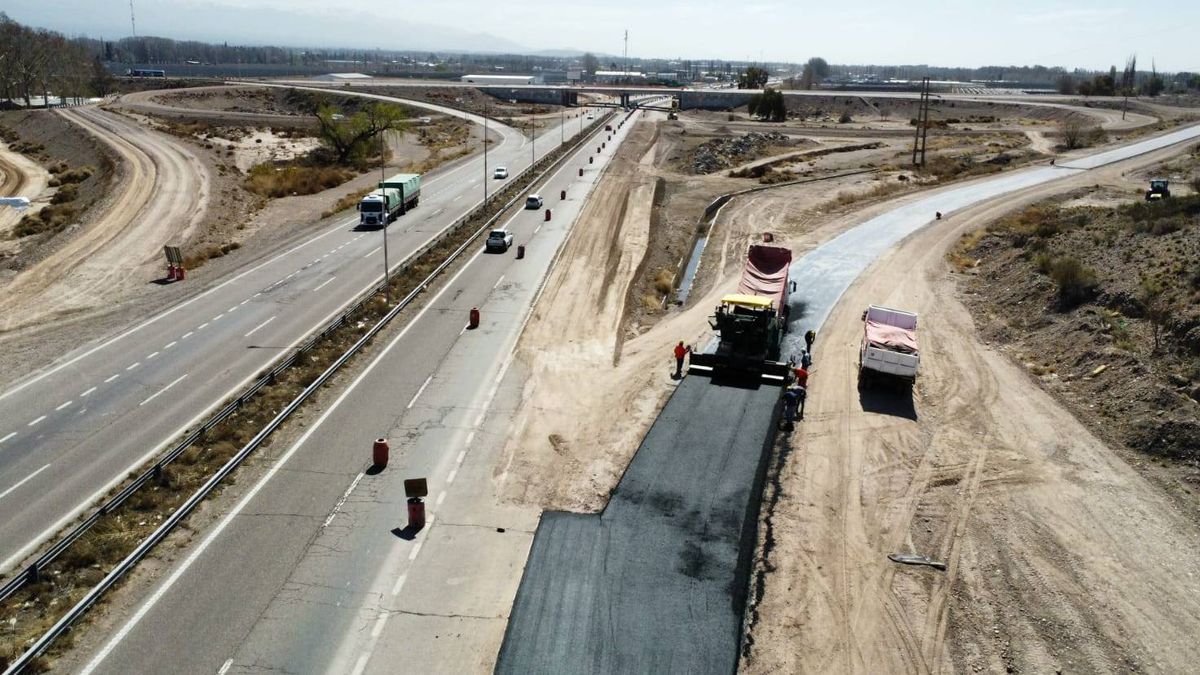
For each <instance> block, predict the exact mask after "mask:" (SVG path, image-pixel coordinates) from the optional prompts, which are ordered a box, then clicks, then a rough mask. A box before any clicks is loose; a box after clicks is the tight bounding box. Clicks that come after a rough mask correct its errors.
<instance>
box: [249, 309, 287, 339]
mask: <svg viewBox="0 0 1200 675" xmlns="http://www.w3.org/2000/svg"><path fill="white" fill-rule="evenodd" d="M275 316H279V315H278V314H276V315H275ZM275 316H272V317H271V318H269V319H267V320H266V321H264V322H262V323H260V324H258V325H257V326H255V327H254V328H252V329H250V332H249V333H246V334H245V335H243V336H242V337H250V336H251V335H254V334H255V333H257V332H258V329H260V328H262V327H263V326H265V325H267V324H269V323H271V322H272V321H274V320H275Z"/></svg>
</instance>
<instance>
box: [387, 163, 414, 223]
mask: <svg viewBox="0 0 1200 675" xmlns="http://www.w3.org/2000/svg"><path fill="white" fill-rule="evenodd" d="M379 187H380V188H381V189H386V188H393V189H396V190H399V191H400V213H399V215H401V216H402V215H404V214H405V213H408V210H409V209H412V208H416V206H417V204H418V203H420V201H421V174H419V173H398V174H396V175H395V176H392V177H391V178H388V179H387V180H385V181H382V182H380V183H379Z"/></svg>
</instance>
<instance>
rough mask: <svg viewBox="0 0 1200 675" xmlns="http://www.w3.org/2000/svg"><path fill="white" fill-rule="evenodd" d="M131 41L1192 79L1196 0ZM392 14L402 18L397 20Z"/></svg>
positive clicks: (1010, 3)
mask: <svg viewBox="0 0 1200 675" xmlns="http://www.w3.org/2000/svg"><path fill="white" fill-rule="evenodd" d="M4 5H5V6H4V7H3V11H5V12H7V13H8V14H9V15H10V16H11V17H12V18H14V19H16V20H18V21H21V22H22V23H29V24H32V25H37V26H43V27H47V28H53V29H56V30H60V31H63V32H66V33H69V34H80V33H86V34H88V35H92V36H103V37H105V38H112V37H123V36H126V35H128V34H129V32H130V27H129V7H128V4H127V3H126V2H125V1H124V0H5V2H4ZM134 5H135V12H136V16H137V29H138V34H141V35H158V36H164V37H175V38H183V39H201V40H211V41H229V42H237V43H253V44H282V45H294V46H347V47H350V46H359V47H363V48H376V47H381V48H392V49H406V48H409V49H421V50H424V49H437V48H445V49H452V50H461V49H472V48H473V49H477V50H480V51H498V50H502V51H508V50H521V51H539V50H546V49H579V50H591V51H596V52H605V53H610V54H620V53H621V49H622V32H623V31H624V30H625V29H628V30H629V51H630V54H631V55H638V56H647V57H666V58H672V57H683V58H723V59H738V60H743V59H750V60H760V59H761V60H772V61H774V60H779V61H803V60H806V59H807V58H808V57H810V56H822V57H824V58H825V59H827V60H828V61H830V62H833V63H879V64H885V63H886V64H900V63H928V64H934V65H945V66H953V65H962V66H980V65H1010V64H1011V65H1032V64H1042V65H1062V66H1066V67H1068V68H1071V67H1085V68H1106V67H1108V66H1109V65H1111V64H1116V65H1118V66H1120V65H1121V64H1122V63H1123V62H1124V59H1125V57H1126V56H1128V55H1129V54H1133V53H1136V54H1137V55H1138V64H1139V65H1141V66H1143V67H1149V65H1150V62H1151V61H1152V60H1154V61H1156V63H1157V65H1158V68H1159V70H1164V71H1178V70H1200V48H1197V47H1196V45H1195V44H1194V41H1195V35H1196V31H1197V29H1198V27H1200V2H1197V1H1196V0H1160V1H1158V2H1153V3H1150V2H1142V3H1136V4H1135V3H1133V2H1131V1H1127V2H1107V1H1106V0H1092V1H1086V0H1059V1H1055V0H1040V1H1039V0H1004V1H1003V2H1000V1H996V0H989V1H987V2H983V1H980V0H959V2H953V3H952V2H944V1H941V2H935V1H932V0H910V1H909V2H897V1H896V0H886V1H880V0H859V2H855V3H851V4H850V5H846V4H843V3H838V2H828V1H827V0H826V1H824V2H812V1H807V0H744V1H743V2H716V1H715V0H568V1H563V0H522V1H520V2H505V1H502V0H421V1H416V2H401V1H399V0H389V1H388V2H369V1H367V0H335V1H332V2H331V1H330V0H286V1H285V0H134ZM401 10H403V11H401Z"/></svg>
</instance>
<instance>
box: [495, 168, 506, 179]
mask: <svg viewBox="0 0 1200 675" xmlns="http://www.w3.org/2000/svg"><path fill="white" fill-rule="evenodd" d="M492 178H493V179H495V180H503V179H505V178H508V167H507V166H498V167H496V170H495V171H493V172H492Z"/></svg>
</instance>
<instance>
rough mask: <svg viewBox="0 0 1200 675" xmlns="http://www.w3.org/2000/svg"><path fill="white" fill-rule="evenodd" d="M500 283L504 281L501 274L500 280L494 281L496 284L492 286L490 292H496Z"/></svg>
mask: <svg viewBox="0 0 1200 675" xmlns="http://www.w3.org/2000/svg"><path fill="white" fill-rule="evenodd" d="M502 281H504V275H503V274H501V275H500V278H499V279H497V280H496V283H494V284H492V290H493V291H494V290H496V289H497V288H499V286H500V282H502Z"/></svg>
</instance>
